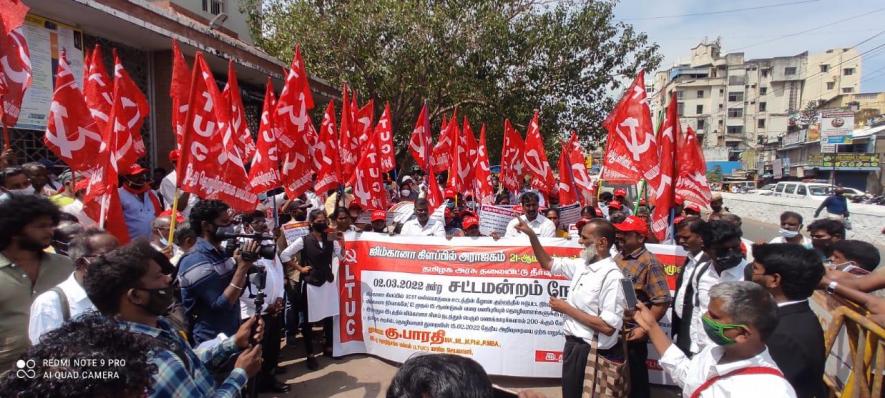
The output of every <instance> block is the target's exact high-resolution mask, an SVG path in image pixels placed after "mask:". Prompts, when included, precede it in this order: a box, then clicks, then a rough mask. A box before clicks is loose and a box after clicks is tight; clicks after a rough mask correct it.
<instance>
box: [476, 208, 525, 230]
mask: <svg viewBox="0 0 885 398" xmlns="http://www.w3.org/2000/svg"><path fill="white" fill-rule="evenodd" d="M518 215H519V212H517V211H515V210H513V208H512V207H510V206H506V207H505V206H493V205H481V206H480V207H479V232H480V233H481V234H483V235H486V236H489V235H491V234H492V232H497V233H499V234H501V235H502V236H503V235H504V231H505V230H507V224H508V223H509V222H510V220H513V218H514V217H516V216H518Z"/></svg>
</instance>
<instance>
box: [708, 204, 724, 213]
mask: <svg viewBox="0 0 885 398" xmlns="http://www.w3.org/2000/svg"><path fill="white" fill-rule="evenodd" d="M710 208H711V209H713V211H716V212H718V211H720V210H722V205H718V206H713V205H710Z"/></svg>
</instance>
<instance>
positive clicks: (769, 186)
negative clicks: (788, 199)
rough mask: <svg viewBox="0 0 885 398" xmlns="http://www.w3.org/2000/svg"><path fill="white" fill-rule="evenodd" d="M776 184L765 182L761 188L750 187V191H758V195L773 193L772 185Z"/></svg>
mask: <svg viewBox="0 0 885 398" xmlns="http://www.w3.org/2000/svg"><path fill="white" fill-rule="evenodd" d="M775 185H777V184H765V185H763V186H762V187H761V188H756V189H751V190H750V191H749V192H750V193H758V194H760V195H771V194H772V193H774V186H775Z"/></svg>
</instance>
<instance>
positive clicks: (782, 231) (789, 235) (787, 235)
mask: <svg viewBox="0 0 885 398" xmlns="http://www.w3.org/2000/svg"><path fill="white" fill-rule="evenodd" d="M777 232H778V233H779V234H781V236H783V237H784V238H786V239H790V238H795V237H796V236H799V231H790V230H789V229H783V228H781V229H780V230H778V231H777Z"/></svg>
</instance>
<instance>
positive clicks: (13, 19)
mask: <svg viewBox="0 0 885 398" xmlns="http://www.w3.org/2000/svg"><path fill="white" fill-rule="evenodd" d="M28 10H30V7H28V6H27V5H25V3H24V2H22V1H21V0H0V29H2V31H0V33H2V36H7V35H9V32H12V31H13V30H15V29H18V27H19V26H22V24H23V23H24V22H25V15H27V14H28Z"/></svg>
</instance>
